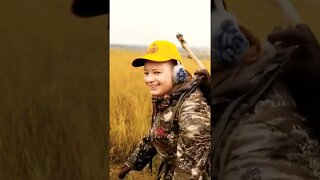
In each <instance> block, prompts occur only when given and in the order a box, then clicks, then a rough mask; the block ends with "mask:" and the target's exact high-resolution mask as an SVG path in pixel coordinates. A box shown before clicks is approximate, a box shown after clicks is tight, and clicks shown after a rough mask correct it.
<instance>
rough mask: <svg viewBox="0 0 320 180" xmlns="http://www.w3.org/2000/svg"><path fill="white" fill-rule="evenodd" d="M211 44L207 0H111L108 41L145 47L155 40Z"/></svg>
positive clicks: (204, 45) (198, 44) (198, 45)
mask: <svg viewBox="0 0 320 180" xmlns="http://www.w3.org/2000/svg"><path fill="white" fill-rule="evenodd" d="M177 32H180V33H182V34H183V36H184V38H185V40H186V41H187V43H188V44H189V46H190V47H192V46H195V47H196V46H197V47H206V48H209V47H210V0H199V1H195V0H110V43H111V44H125V45H144V46H147V45H149V44H150V43H152V42H153V41H155V40H168V41H171V42H173V43H175V44H176V45H179V46H180V44H179V42H178V40H177V39H176V36H175V35H176V33H177Z"/></svg>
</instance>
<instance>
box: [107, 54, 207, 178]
mask: <svg viewBox="0 0 320 180" xmlns="http://www.w3.org/2000/svg"><path fill="white" fill-rule="evenodd" d="M143 54H144V51H143V50H142V51H141V52H139V51H128V50H119V49H111V50H110V71H109V77H110V139H109V140H110V141H109V145H110V156H109V157H110V162H111V163H112V167H113V168H111V172H110V174H111V177H113V176H114V173H116V172H117V171H116V170H115V169H116V168H117V165H119V164H121V163H122V162H123V161H124V160H125V159H126V156H127V155H129V153H130V152H132V150H134V148H135V147H136V146H137V144H138V143H139V141H140V140H141V139H142V137H143V135H145V134H146V133H147V131H148V129H149V127H150V116H151V95H150V93H149V91H148V87H147V86H146V85H145V84H144V81H143V67H140V68H134V67H132V66H131V61H132V60H133V59H134V58H136V57H140V56H142V55H143ZM203 63H204V65H205V67H206V68H207V69H208V70H209V71H210V61H209V57H208V58H207V59H204V60H203ZM182 65H184V66H185V68H186V69H188V70H189V71H190V72H194V71H195V70H196V69H198V66H197V64H196V63H195V62H194V61H193V60H191V59H186V58H183V60H182ZM154 167H155V166H154ZM135 174H139V173H135ZM130 176H134V175H131V174H130ZM146 178H149V176H146Z"/></svg>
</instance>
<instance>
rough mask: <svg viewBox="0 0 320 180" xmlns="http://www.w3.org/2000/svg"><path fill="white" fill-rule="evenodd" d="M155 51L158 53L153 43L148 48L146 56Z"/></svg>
mask: <svg viewBox="0 0 320 180" xmlns="http://www.w3.org/2000/svg"><path fill="white" fill-rule="evenodd" d="M157 51H158V47H157V46H156V44H155V43H153V44H152V45H151V46H149V47H148V49H147V54H150V53H155V52H157Z"/></svg>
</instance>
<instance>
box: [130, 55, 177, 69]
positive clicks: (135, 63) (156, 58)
mask: <svg viewBox="0 0 320 180" xmlns="http://www.w3.org/2000/svg"><path fill="white" fill-rule="evenodd" d="M169 60H171V58H166V57H163V56H158V55H156V54H147V55H145V56H143V57H140V58H137V59H135V60H133V61H132V66H133V67H140V66H144V63H145V62H146V61H154V62H165V61H169Z"/></svg>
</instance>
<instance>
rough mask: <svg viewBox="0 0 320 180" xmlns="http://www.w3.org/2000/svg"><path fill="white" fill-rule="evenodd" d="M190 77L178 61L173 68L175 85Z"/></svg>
mask: <svg viewBox="0 0 320 180" xmlns="http://www.w3.org/2000/svg"><path fill="white" fill-rule="evenodd" d="M187 77H188V73H187V71H186V69H185V68H184V67H183V66H182V65H181V64H180V62H179V61H177V64H176V65H175V66H174V67H173V73H172V79H173V82H174V83H181V82H183V81H185V80H186V79H187Z"/></svg>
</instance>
